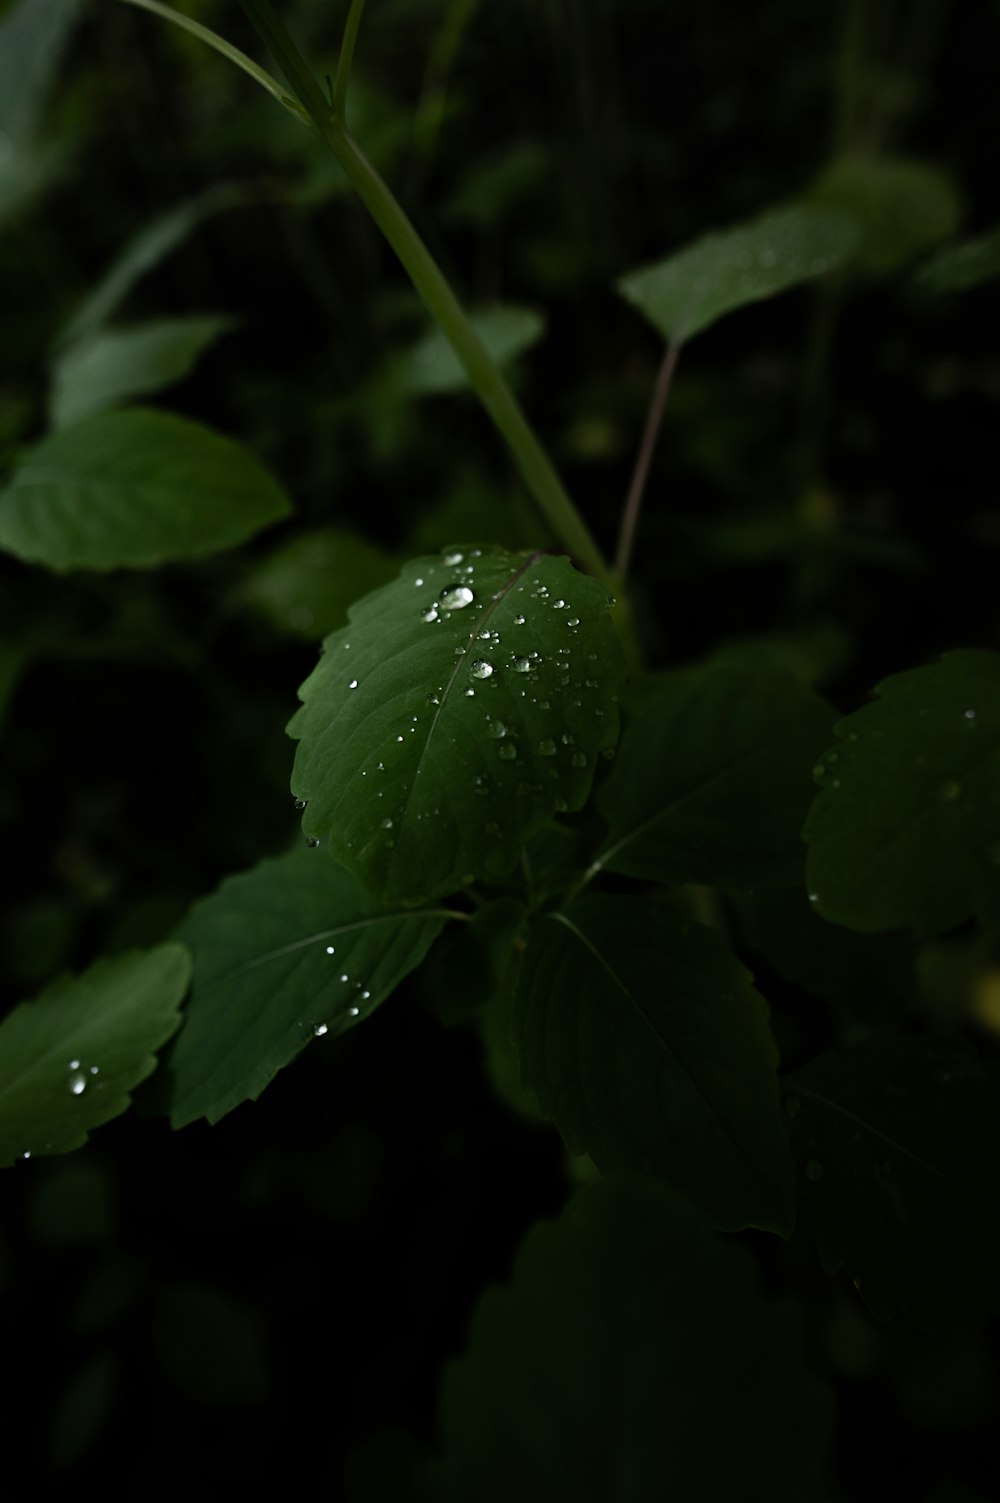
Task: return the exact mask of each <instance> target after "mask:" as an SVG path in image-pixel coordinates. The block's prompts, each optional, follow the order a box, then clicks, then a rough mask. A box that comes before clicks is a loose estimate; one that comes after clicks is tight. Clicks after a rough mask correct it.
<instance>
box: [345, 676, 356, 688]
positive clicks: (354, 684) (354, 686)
mask: <svg viewBox="0 0 1000 1503" xmlns="http://www.w3.org/2000/svg"><path fill="white" fill-rule="evenodd" d="M347 687H348V688H349V689H356V688H357V687H358V681H357V679H356V678H352V679H351V682H350V683H349V684H348V686H347Z"/></svg>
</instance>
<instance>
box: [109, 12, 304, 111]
mask: <svg viewBox="0 0 1000 1503" xmlns="http://www.w3.org/2000/svg"><path fill="white" fill-rule="evenodd" d="M122 4H124V5H134V6H135V7H136V8H137V9H138V10H148V11H150V12H151V14H152V15H154V16H160V17H162V19H163V20H164V21H172V22H173V24H174V25H175V26H179V27H180V28H181V30H182V31H187V32H190V34H191V36H193V37H197V38H198V40H199V41H202V42H205V43H206V44H207V45H208V46H209V47H212V48H214V50H215V51H216V52H219V53H221V54H222V56H223V57H225V58H228V59H229V61H230V62H231V63H235V64H236V66H237V68H242V69H243V72H244V73H246V74H248V75H249V76H250V77H251V78H252V79H253V80H254V82H255V83H259V84H260V86H261V88H262V89H266V90H267V92H268V93H269V94H271V95H273V97H274V98H275V99H276V100H277V101H278V103H279V104H280V105H282V106H283V107H284V108H285V109H286V110H288V112H289V114H292V115H294V116H295V118H296V119H297V120H302V121H304V122H305V123H306V124H308V120H307V119H306V117H305V115H304V113H303V111H302V109H301V107H300V106H299V105H298V104H296V102H295V100H294V99H289V97H288V91H287V89H283V88H282V87H281V84H280V83H279V82H278V80H277V79H276V78H274V77H272V75H271V74H270V73H268V72H267V70H266V69H265V68H261V67H259V66H258V64H257V63H255V62H254V60H253V58H252V57H247V55H246V53H245V52H241V51H240V49H239V48H238V47H234V46H233V44H232V43H231V42H227V41H226V39H225V37H220V36H219V34H218V32H217V31H211V30H210V29H209V27H207V26H202V24H201V22H200V21H195V20H192V18H191V17H190V16H185V15H182V14H181V13H180V11H176V10H171V8H170V6H169V5H161V4H160V0H122Z"/></svg>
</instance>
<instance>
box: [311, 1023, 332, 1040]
mask: <svg viewBox="0 0 1000 1503" xmlns="http://www.w3.org/2000/svg"><path fill="white" fill-rule="evenodd" d="M328 1032H329V1028H328V1026H327V1024H326V1023H314V1024H313V1033H314V1035H315V1036H316V1038H318V1039H321V1038H322V1037H323V1035H324V1033H328Z"/></svg>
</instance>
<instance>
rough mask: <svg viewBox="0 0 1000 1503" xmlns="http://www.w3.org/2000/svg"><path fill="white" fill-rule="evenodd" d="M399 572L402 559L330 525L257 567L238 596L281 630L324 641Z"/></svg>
mask: <svg viewBox="0 0 1000 1503" xmlns="http://www.w3.org/2000/svg"><path fill="white" fill-rule="evenodd" d="M398 572H399V563H398V561H397V560H396V559H392V558H389V557H387V556H386V554H384V553H382V552H380V551H379V549H378V548H376V547H374V545H373V544H371V543H368V542H366V541H365V540H364V538H359V537H356V536H354V534H353V533H350V532H345V531H343V530H341V529H339V528H334V527H326V528H322V529H317V530H315V531H312V532H303V533H300V534H299V535H298V536H297V537H294V538H291V539H290V540H289V541H288V542H287V543H282V544H281V546H280V547H279V548H277V549H275V551H274V552H273V553H272V554H270V555H269V556H268V557H266V558H264V559H262V560H261V561H260V562H259V563H257V564H255V565H254V567H253V568H252V569H251V570H250V572H249V573H248V574H247V575H246V576H245V578H244V579H243V581H242V583H241V584H240V586H239V588H238V591H237V598H238V600H239V601H240V603H241V604H244V605H249V606H251V607H253V608H254V609H255V610H257V611H259V612H260V614H261V615H263V616H266V617H267V619H268V620H269V621H270V622H271V624H272V626H274V627H275V628H276V629H277V630H278V631H280V632H283V633H287V634H288V635H289V636H294V637H305V638H306V639H307V640H308V641H311V642H318V641H319V640H320V639H321V638H323V637H325V636H328V635H329V633H330V632H332V631H336V630H337V628H338V627H341V626H343V624H344V622H345V621H346V620H347V609H348V606H350V605H352V604H353V603H354V601H355V600H360V598H361V596H362V595H366V594H367V593H368V592H369V591H370V590H374V589H376V588H377V587H378V586H379V585H383V584H386V583H387V582H388V581H389V580H390V579H394V578H395V576H396V574H397V573H398Z"/></svg>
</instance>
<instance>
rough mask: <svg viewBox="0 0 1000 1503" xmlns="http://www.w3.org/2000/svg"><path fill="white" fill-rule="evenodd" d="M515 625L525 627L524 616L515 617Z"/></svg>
mask: <svg viewBox="0 0 1000 1503" xmlns="http://www.w3.org/2000/svg"><path fill="white" fill-rule="evenodd" d="M514 625H515V626H523V625H524V617H523V616H515V617H514Z"/></svg>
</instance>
